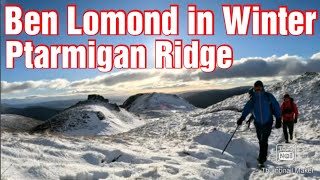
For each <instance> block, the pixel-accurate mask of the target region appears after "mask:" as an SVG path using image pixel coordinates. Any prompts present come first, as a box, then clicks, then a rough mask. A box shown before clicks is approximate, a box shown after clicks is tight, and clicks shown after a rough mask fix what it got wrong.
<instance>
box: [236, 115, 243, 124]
mask: <svg viewBox="0 0 320 180" xmlns="http://www.w3.org/2000/svg"><path fill="white" fill-rule="evenodd" d="M243 121H244V117H242V116H241V117H240V118H239V119H238V121H237V124H238V126H240V125H241V124H242V122H243Z"/></svg>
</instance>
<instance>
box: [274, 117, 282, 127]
mask: <svg viewBox="0 0 320 180" xmlns="http://www.w3.org/2000/svg"><path fill="white" fill-rule="evenodd" d="M275 127H276V129H279V128H281V118H277V119H276V126H275Z"/></svg>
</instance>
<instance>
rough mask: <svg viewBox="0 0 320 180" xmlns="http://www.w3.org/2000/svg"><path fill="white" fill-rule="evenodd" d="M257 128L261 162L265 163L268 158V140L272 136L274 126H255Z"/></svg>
mask: <svg viewBox="0 0 320 180" xmlns="http://www.w3.org/2000/svg"><path fill="white" fill-rule="evenodd" d="M255 127H256V132H257V137H258V140H259V149H260V150H259V161H260V162H265V161H266V160H267V156H268V139H269V136H270V134H271V129H272V124H265V125H258V124H255Z"/></svg>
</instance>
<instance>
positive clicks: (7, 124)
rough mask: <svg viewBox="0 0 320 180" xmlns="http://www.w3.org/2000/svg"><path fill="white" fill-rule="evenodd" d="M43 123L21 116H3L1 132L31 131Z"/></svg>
mask: <svg viewBox="0 0 320 180" xmlns="http://www.w3.org/2000/svg"><path fill="white" fill-rule="evenodd" d="M41 123H43V122H42V121H38V120H35V119H32V118H28V117H24V116H20V115H15V114H1V130H10V131H29V130H30V129H32V128H34V127H35V126H37V125H39V124H41Z"/></svg>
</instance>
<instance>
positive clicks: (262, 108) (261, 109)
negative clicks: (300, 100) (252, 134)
mask: <svg viewBox="0 0 320 180" xmlns="http://www.w3.org/2000/svg"><path fill="white" fill-rule="evenodd" d="M249 113H252V115H253V118H254V125H255V127H256V132H257V137H258V140H259V147H260V152H259V157H258V159H257V160H258V162H259V164H263V163H264V162H265V161H266V160H267V155H268V138H269V136H270V133H271V129H272V124H273V115H274V116H275V117H276V125H275V127H276V128H277V129H278V128H281V113H280V105H279V103H278V101H277V100H276V99H275V97H274V96H273V95H272V94H271V93H268V92H265V90H264V87H263V83H262V82H261V81H257V82H255V83H254V87H253V92H252V95H251V98H250V100H249V101H248V102H247V103H246V105H245V107H244V109H243V112H242V115H241V117H240V118H239V120H238V121H237V124H238V125H241V124H242V122H243V121H244V120H245V119H246V117H247V116H248V114H249Z"/></svg>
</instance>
